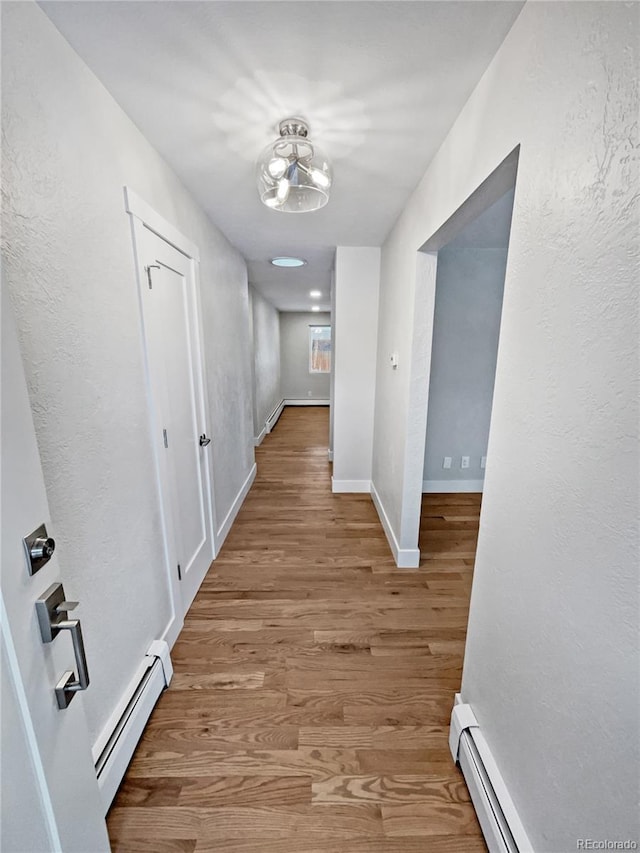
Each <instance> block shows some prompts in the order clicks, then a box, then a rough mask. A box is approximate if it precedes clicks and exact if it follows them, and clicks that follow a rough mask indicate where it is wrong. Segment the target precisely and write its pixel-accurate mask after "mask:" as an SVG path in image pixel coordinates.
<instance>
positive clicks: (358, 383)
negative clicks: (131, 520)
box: [333, 246, 391, 492]
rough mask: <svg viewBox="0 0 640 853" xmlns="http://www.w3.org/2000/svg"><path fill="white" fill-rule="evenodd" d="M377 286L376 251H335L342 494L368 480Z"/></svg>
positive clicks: (336, 415) (336, 475)
mask: <svg viewBox="0 0 640 853" xmlns="http://www.w3.org/2000/svg"><path fill="white" fill-rule="evenodd" d="M379 285H380V249H375V248H347V247H344V246H339V247H338V248H337V249H336V269H335V281H334V288H335V316H334V337H335V340H336V354H335V388H334V400H333V403H334V412H333V419H334V420H333V423H334V432H333V481H334V483H333V484H334V488H340V489H341V490H342V491H344V490H347V491H351V490H352V489H353V490H358V488H360V490H364V491H367V492H368V491H369V487H370V482H371V465H372V452H373V412H374V398H375V388H376V353H377V335H378V296H379ZM383 369H387V370H391V368H390V366H389V365H385V367H384V368H383ZM338 483H343V484H344V485H343V486H338ZM349 483H351V484H352V486H351V487H350V486H349V485H348V484H349ZM356 484H360V486H359V487H358V486H357V485H356Z"/></svg>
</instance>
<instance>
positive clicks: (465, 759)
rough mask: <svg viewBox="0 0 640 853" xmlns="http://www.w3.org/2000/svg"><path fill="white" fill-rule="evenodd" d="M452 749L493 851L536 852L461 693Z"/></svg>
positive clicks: (454, 715) (453, 722) (451, 733)
mask: <svg viewBox="0 0 640 853" xmlns="http://www.w3.org/2000/svg"><path fill="white" fill-rule="evenodd" d="M449 748H450V749H451V754H452V756H453V760H454V761H455V762H456V764H459V765H460V769H461V770H462V773H463V775H464V780H465V782H466V783H467V788H468V789H469V794H470V796H471V802H472V803H473V807H474V808H475V810H476V814H477V816H478V822H479V823H480V827H481V828H482V832H483V835H484V839H485V841H486V844H487V847H488V848H489V851H490V853H533V848H532V846H531V843H530V841H529V839H528V838H527V834H526V832H525V830H524V827H523V825H522V822H521V821H520V818H519V816H518V813H517V811H516V808H515V805H514V803H513V800H512V799H511V796H510V794H509V792H508V790H507V787H506V784H505V782H504V779H503V778H502V775H501V773H500V771H499V769H498V766H497V764H496V762H495V760H494V758H493V755H492V754H491V751H490V749H489V746H488V744H487V741H486V740H485V738H484V735H483V734H482V732H481V731H480V727H479V725H478V721H477V720H476V718H475V715H474V713H473V711H472V709H471V706H470V705H465V704H464V703H463V702H462V700H461V698H460V696H459V695H457V696H456V704H455V705H454V708H453V711H452V714H451V728H450V730H449Z"/></svg>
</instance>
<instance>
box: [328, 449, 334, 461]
mask: <svg viewBox="0 0 640 853" xmlns="http://www.w3.org/2000/svg"><path fill="white" fill-rule="evenodd" d="M327 459H328V460H329V462H333V450H327Z"/></svg>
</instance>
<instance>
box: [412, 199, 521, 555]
mask: <svg viewBox="0 0 640 853" xmlns="http://www.w3.org/2000/svg"><path fill="white" fill-rule="evenodd" d="M514 195H515V188H511V189H510V190H508V191H507V192H506V193H505V194H504V195H503V196H502V197H501V198H500V199H498V201H496V202H494V203H493V204H492V205H491V206H490V207H488V208H487V209H486V210H484V211H482V213H480V214H479V215H478V216H477V217H476V218H475V219H473V220H472V221H471V222H469V223H468V224H467V225H465V226H464V228H463V229H462V230H461V231H460V232H459V233H458V234H457V235H456V236H455V237H454V238H453V239H452V240H450V241H449V242H448V243H447V244H445V245H444V246H443V247H442V248H441V249H440V250H439V251H438V255H437V267H436V290H435V306H434V312H433V335H432V344H431V368H430V375H429V396H428V404H427V429H426V438H425V453H424V465H423V475H422V477H423V479H422V492H423V497H422V509H421V515H420V537H419V547H420V550H421V553H422V554H423V556H426V557H428V558H431V559H433V558H440V559H446V558H458V559H466V560H473V557H474V554H475V547H476V539H477V532H478V525H479V516H480V505H481V495H482V491H483V488H484V475H485V470H486V464H487V446H488V440H489V426H490V422H491V407H492V402H493V388H494V383H495V373H496V361H497V356H498V341H499V337H500V321H501V315H502V300H503V293H504V280H505V273H506V265H507V251H508V246H509V234H510V230H511V215H512V211H513V200H514ZM445 542H446V543H447V545H446V548H447V551H446V553H445V552H444V551H443V547H445V546H444V543H445ZM452 544H453V546H454V547H453V551H451V545H452Z"/></svg>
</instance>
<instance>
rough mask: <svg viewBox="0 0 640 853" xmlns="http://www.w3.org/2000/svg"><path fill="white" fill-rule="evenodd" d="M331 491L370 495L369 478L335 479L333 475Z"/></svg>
mask: <svg viewBox="0 0 640 853" xmlns="http://www.w3.org/2000/svg"><path fill="white" fill-rule="evenodd" d="M331 491H332V492H350V493H352V494H353V493H355V494H363V493H364V494H367V495H370V494H371V480H336V478H335V477H332V478H331Z"/></svg>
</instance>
